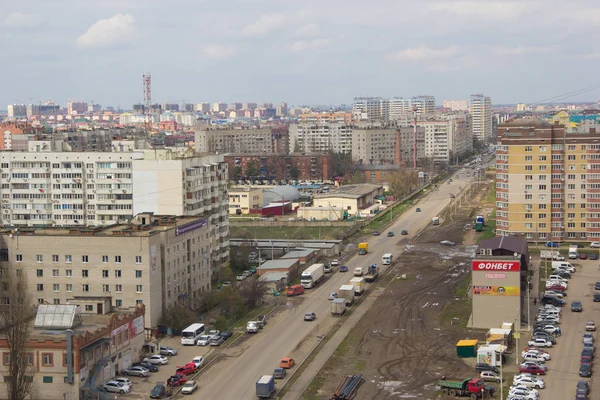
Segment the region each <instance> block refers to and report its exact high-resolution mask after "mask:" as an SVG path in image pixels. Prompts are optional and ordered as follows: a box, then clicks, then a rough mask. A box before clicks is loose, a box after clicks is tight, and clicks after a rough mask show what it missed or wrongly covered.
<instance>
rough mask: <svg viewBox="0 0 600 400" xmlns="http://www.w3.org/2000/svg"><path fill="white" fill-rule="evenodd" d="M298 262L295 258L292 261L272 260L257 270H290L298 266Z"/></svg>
mask: <svg viewBox="0 0 600 400" xmlns="http://www.w3.org/2000/svg"><path fill="white" fill-rule="evenodd" d="M297 262H298V261H297V259H295V258H292V259H279V260H270V261H267V262H265V263H264V264H262V265H261V266H260V267H258V268H257V269H260V270H268V269H282V268H285V269H289V268H290V267H291V266H293V265H294V264H296V263H297Z"/></svg>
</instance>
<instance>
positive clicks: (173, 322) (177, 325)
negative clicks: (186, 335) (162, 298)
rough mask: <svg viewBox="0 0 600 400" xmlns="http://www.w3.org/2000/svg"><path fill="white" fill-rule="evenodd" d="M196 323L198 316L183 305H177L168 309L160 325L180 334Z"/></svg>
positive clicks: (159, 322) (161, 318)
mask: <svg viewBox="0 0 600 400" xmlns="http://www.w3.org/2000/svg"><path fill="white" fill-rule="evenodd" d="M195 321H196V316H195V315H194V313H193V312H192V311H191V310H190V309H189V308H187V307H186V306H184V305H183V304H180V303H175V304H174V305H172V306H171V307H167V309H166V310H165V312H164V313H163V315H162V317H160V320H159V321H158V324H159V325H163V326H167V327H169V328H171V329H173V330H175V331H176V332H180V331H182V330H183V329H185V328H186V327H187V326H189V325H190V324H192V323H194V322H195Z"/></svg>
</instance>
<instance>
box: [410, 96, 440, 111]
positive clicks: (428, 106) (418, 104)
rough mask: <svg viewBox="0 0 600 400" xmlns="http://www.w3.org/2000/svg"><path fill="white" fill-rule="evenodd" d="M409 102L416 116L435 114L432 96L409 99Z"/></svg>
mask: <svg viewBox="0 0 600 400" xmlns="http://www.w3.org/2000/svg"><path fill="white" fill-rule="evenodd" d="M410 102H411V105H412V108H413V110H414V111H415V112H416V113H417V114H431V113H433V112H435V97H433V96H415V97H411V99H410Z"/></svg>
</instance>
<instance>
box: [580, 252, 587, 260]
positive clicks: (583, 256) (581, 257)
mask: <svg viewBox="0 0 600 400" xmlns="http://www.w3.org/2000/svg"><path fill="white" fill-rule="evenodd" d="M587 258H588V255H587V254H586V253H579V259H580V260H587Z"/></svg>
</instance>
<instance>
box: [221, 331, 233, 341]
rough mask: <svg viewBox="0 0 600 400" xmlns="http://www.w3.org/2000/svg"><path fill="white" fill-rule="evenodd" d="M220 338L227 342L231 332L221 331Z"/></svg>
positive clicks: (231, 334)
mask: <svg viewBox="0 0 600 400" xmlns="http://www.w3.org/2000/svg"><path fill="white" fill-rule="evenodd" d="M220 336H221V337H222V338H223V340H227V339H229V338H230V337H232V336H233V332H231V331H221V333H220Z"/></svg>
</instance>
